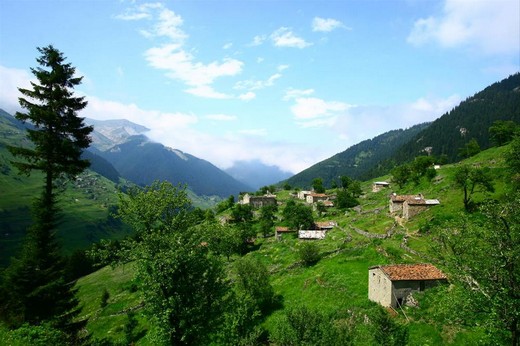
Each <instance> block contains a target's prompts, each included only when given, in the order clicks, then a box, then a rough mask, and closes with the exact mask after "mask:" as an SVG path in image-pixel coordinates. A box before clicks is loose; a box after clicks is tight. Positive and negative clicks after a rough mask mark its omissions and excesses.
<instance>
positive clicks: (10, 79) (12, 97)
mask: <svg viewBox="0 0 520 346" xmlns="http://www.w3.org/2000/svg"><path fill="white" fill-rule="evenodd" d="M0 80H1V81H2V82H1V83H0V105H1V107H2V108H3V109H4V110H5V111H6V112H9V113H12V114H14V113H15V112H17V111H20V110H21V107H20V105H19V104H18V98H19V97H22V94H21V93H20V92H19V91H18V88H23V89H30V88H31V83H30V81H31V80H34V77H33V75H32V74H30V73H29V72H27V71H26V70H22V69H16V68H8V67H5V66H2V65H0Z"/></svg>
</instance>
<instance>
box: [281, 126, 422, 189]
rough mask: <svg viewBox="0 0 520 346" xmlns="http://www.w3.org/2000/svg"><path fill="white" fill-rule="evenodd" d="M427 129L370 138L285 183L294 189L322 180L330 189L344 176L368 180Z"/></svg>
mask: <svg viewBox="0 0 520 346" xmlns="http://www.w3.org/2000/svg"><path fill="white" fill-rule="evenodd" d="M428 126H429V123H424V124H419V125H415V126H412V127H411V128H409V129H404V130H403V129H399V130H392V131H389V132H386V133H383V134H381V135H379V136H376V137H374V138H372V139H367V140H365V141H362V142H360V143H358V144H356V145H353V146H351V147H350V148H348V149H346V150H345V151H342V152H340V153H338V154H336V155H334V156H332V157H330V158H328V159H326V160H323V161H321V162H318V163H316V164H315V165H313V166H311V167H309V168H307V169H305V170H303V171H301V172H300V173H298V174H296V175H294V176H292V177H291V178H289V179H287V180H286V182H287V183H288V184H289V185H291V186H295V187H299V188H309V187H310V186H311V184H312V180H313V179H314V178H321V179H323V183H324V185H325V186H331V184H332V182H333V181H335V182H336V183H338V184H339V182H340V180H339V177H341V176H348V177H350V178H353V179H357V180H365V179H368V174H369V172H370V171H371V170H372V169H373V168H374V167H376V166H377V164H378V163H379V162H380V161H381V160H384V159H387V158H388V157H390V156H391V155H392V154H393V153H394V152H395V151H396V150H397V149H398V148H399V147H400V146H401V145H403V144H404V143H407V142H408V141H409V140H410V139H411V138H413V137H414V136H415V135H416V134H417V133H420V132H421V131H422V130H424V129H425V128H427V127H428Z"/></svg>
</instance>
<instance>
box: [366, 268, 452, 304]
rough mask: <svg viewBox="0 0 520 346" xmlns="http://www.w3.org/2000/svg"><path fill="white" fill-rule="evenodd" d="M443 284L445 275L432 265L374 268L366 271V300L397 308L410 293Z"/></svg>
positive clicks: (404, 301)
mask: <svg viewBox="0 0 520 346" xmlns="http://www.w3.org/2000/svg"><path fill="white" fill-rule="evenodd" d="M444 282H447V277H446V275H445V274H444V273H443V272H442V271H440V270H439V269H437V268H436V267H435V266H434V265H432V264H427V263H421V264H396V265H385V266H374V267H370V268H369V270H368V299H370V300H371V301H374V302H376V303H379V304H381V305H382V306H384V307H393V308H397V307H399V306H401V305H403V304H405V303H406V302H407V300H408V299H409V296H410V294H411V293H413V292H421V291H424V290H426V289H428V288H431V287H434V286H436V285H438V284H440V283H444Z"/></svg>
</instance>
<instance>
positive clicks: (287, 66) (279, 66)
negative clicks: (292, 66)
mask: <svg viewBox="0 0 520 346" xmlns="http://www.w3.org/2000/svg"><path fill="white" fill-rule="evenodd" d="M288 68H289V65H278V67H277V68H276V69H277V70H278V71H280V72H282V71H284V70H287V69H288Z"/></svg>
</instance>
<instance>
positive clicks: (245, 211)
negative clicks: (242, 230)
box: [231, 203, 253, 223]
mask: <svg viewBox="0 0 520 346" xmlns="http://www.w3.org/2000/svg"><path fill="white" fill-rule="evenodd" d="M231 216H232V217H233V221H234V222H237V223H238V222H241V223H249V222H251V221H252V220H253V209H252V208H251V206H250V205H249V204H240V203H239V204H235V206H234V207H233V209H232V210H231Z"/></svg>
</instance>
